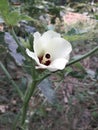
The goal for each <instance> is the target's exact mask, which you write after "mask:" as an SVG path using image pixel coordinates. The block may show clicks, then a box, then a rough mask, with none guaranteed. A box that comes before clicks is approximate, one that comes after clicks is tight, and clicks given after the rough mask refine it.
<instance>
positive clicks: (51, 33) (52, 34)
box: [42, 30, 61, 39]
mask: <svg viewBox="0 0 98 130" xmlns="http://www.w3.org/2000/svg"><path fill="white" fill-rule="evenodd" d="M54 37H61V36H60V34H59V33H57V32H54V31H52V30H49V31H47V32H45V33H43V35H42V38H46V39H52V38H54Z"/></svg>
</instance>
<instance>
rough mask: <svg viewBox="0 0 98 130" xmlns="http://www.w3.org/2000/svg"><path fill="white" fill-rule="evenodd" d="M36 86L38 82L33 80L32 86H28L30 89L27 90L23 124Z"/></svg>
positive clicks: (23, 109)
mask: <svg viewBox="0 0 98 130" xmlns="http://www.w3.org/2000/svg"><path fill="white" fill-rule="evenodd" d="M36 86H37V82H36V81H32V85H31V86H30V88H28V90H27V92H26V94H25V98H24V103H23V108H22V120H21V125H22V126H23V125H24V123H25V119H26V114H27V108H28V103H29V100H30V98H31V96H32V94H33V93H34V90H35V88H36Z"/></svg>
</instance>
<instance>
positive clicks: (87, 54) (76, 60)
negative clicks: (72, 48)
mask: <svg viewBox="0 0 98 130" xmlns="http://www.w3.org/2000/svg"><path fill="white" fill-rule="evenodd" d="M96 51H98V46H97V47H95V48H94V49H92V50H91V51H89V52H88V53H86V54H84V55H82V56H81V57H80V58H77V59H75V60H72V61H70V62H69V63H68V64H67V66H70V65H72V64H75V63H76V62H79V61H80V60H83V59H85V58H86V57H88V56H90V55H92V54H93V53H95V52H96Z"/></svg>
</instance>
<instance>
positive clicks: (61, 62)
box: [47, 58, 68, 71]
mask: <svg viewBox="0 0 98 130" xmlns="http://www.w3.org/2000/svg"><path fill="white" fill-rule="evenodd" d="M67 63H68V60H66V59H65V58H60V59H56V60H54V61H53V62H52V63H51V64H50V65H49V66H48V67H47V69H48V70H50V71H56V70H63V69H64V68H65V66H66V64H67Z"/></svg>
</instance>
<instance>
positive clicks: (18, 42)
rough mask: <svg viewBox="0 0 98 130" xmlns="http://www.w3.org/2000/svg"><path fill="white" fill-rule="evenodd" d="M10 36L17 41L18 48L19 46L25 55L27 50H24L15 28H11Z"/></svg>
mask: <svg viewBox="0 0 98 130" xmlns="http://www.w3.org/2000/svg"><path fill="white" fill-rule="evenodd" d="M10 34H11V35H12V36H13V38H14V40H15V41H16V43H17V44H18V46H19V48H20V50H21V53H22V54H24V51H25V50H24V48H23V47H22V46H21V43H20V41H19V39H18V38H17V36H16V33H15V31H14V29H13V27H12V28H10Z"/></svg>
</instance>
